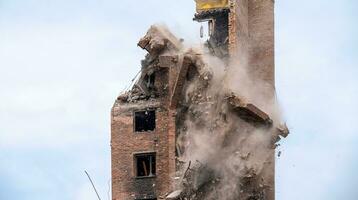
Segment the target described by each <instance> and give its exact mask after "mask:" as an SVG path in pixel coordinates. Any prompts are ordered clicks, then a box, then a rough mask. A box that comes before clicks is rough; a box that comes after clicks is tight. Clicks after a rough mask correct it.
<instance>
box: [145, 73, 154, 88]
mask: <svg viewBox="0 0 358 200" xmlns="http://www.w3.org/2000/svg"><path fill="white" fill-rule="evenodd" d="M144 83H145V85H146V86H147V88H148V89H149V90H153V89H154V88H155V86H154V83H155V73H152V74H150V75H148V74H147V75H145V77H144Z"/></svg>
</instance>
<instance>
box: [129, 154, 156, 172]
mask: <svg viewBox="0 0 358 200" xmlns="http://www.w3.org/2000/svg"><path fill="white" fill-rule="evenodd" d="M134 163H135V169H136V170H135V174H136V176H137V177H153V176H155V170H156V166H155V165H156V159H155V153H145V154H135V155H134Z"/></svg>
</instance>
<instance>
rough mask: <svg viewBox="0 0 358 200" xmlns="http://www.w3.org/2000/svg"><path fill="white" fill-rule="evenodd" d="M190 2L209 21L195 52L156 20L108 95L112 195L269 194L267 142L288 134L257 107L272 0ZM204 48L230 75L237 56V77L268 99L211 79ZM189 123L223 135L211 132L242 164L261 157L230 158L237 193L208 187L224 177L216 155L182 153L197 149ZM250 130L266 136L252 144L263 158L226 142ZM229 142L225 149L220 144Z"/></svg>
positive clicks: (271, 89)
mask: <svg viewBox="0 0 358 200" xmlns="http://www.w3.org/2000/svg"><path fill="white" fill-rule="evenodd" d="M196 4H197V13H196V14H195V16H194V20H195V21H198V22H200V23H207V24H208V35H209V37H208V41H207V42H206V44H205V47H204V48H205V50H204V51H197V50H195V49H194V48H185V47H184V45H183V43H182V41H181V40H179V39H178V38H176V37H175V36H174V35H173V34H171V33H170V32H169V31H168V30H167V29H166V28H165V27H161V26H152V27H151V28H150V29H149V31H148V32H147V34H146V35H145V36H144V37H143V38H142V39H140V41H139V43H138V46H139V47H141V48H142V49H144V50H146V51H147V52H148V54H147V55H146V57H145V59H144V60H143V61H142V70H141V73H140V75H139V77H138V78H137V79H136V81H135V83H134V84H133V86H132V88H131V89H130V90H129V91H126V92H125V93H123V94H121V95H120V96H119V97H118V98H117V99H116V101H115V103H114V106H113V108H112V113H111V150H112V199H113V200H132V199H137V200H142V199H148V200H153V199H267V200H273V199H274V192H275V190H274V185H275V184H274V175H275V157H274V156H275V144H276V142H277V141H278V140H279V139H280V138H281V137H286V136H287V134H288V130H287V128H286V126H285V125H280V124H281V122H276V121H277V119H276V118H275V117H273V114H272V113H271V112H270V111H268V107H270V106H266V105H270V104H271V103H267V102H271V101H273V100H275V86H274V84H275V83H274V1H273V0H196ZM205 54H209V55H210V56H211V57H214V58H218V59H219V60H220V63H221V65H223V66H222V68H223V69H225V72H226V73H227V74H231V76H232V75H235V74H234V73H232V72H236V70H232V69H235V67H238V66H239V65H240V64H238V63H242V62H245V63H246V65H247V66H248V67H247V74H245V76H248V77H250V80H252V81H253V82H254V83H255V85H260V84H263V85H264V87H261V88H264V89H261V90H259V92H258V93H259V96H260V99H267V102H265V103H264V104H260V103H256V102H255V101H254V100H252V101H251V100H250V98H245V97H246V96H245V94H244V93H240V92H234V91H233V90H230V89H227V90H226V89H225V90H224V89H220V87H219V89H217V87H214V86H213V85H215V83H214V82H215V80H214V79H215V72H213V71H212V70H208V67H207V66H208V65H210V63H209V61H208V60H207V59H206V56H205ZM243 60H245V61H243ZM237 82H238V84H240V80H237ZM217 85H220V84H217ZM242 85H243V84H242ZM213 88H214V89H213ZM248 90H250V88H249V89H248ZM239 93H240V94H239ZM272 99H273V100H272ZM265 101H266V100H265ZM208 116H210V118H208ZM228 118H230V119H228ZM193 127H194V128H193ZM194 129H195V131H196V132H210V133H209V134H213V133H215V134H219V135H220V134H221V135H223V136H222V137H218V138H217V139H215V140H218V141H220V144H219V146H222V147H221V148H220V151H222V152H225V154H223V155H225V157H229V156H231V154H235V153H236V154H238V157H239V159H240V160H239V163H240V162H246V161H247V160H250V159H252V160H254V161H255V162H254V161H252V160H251V161H250V164H252V163H254V164H255V165H257V163H262V167H260V168H255V167H256V166H255V167H251V168H250V167H249V165H248V166H243V167H241V165H239V164H238V165H237V166H236V164H235V165H234V166H235V170H237V171H240V173H239V174H240V176H238V178H239V179H240V181H238V183H237V185H238V186H235V188H234V189H235V190H239V191H238V192H237V194H236V193H235V194H233V195H232V196H225V197H223V196H220V195H223V194H220V192H216V193H215V194H212V193H213V192H212V191H215V188H221V189H222V188H223V186H222V183H225V180H226V179H227V177H226V178H225V177H224V176H226V174H230V173H226V172H218V170H216V167H217V164H213V163H217V162H218V161H215V162H214V161H213V160H211V159H204V161H202V160H199V159H196V157H195V156H191V155H189V154H193V155H194V154H196V153H197V152H198V151H196V150H195V147H193V146H195V145H193V143H194V142H190V138H191V137H192V136H190V135H189V136H188V134H190V133H188V132H191V131H193V130H194ZM256 130H260V131H261V130H263V132H267V135H269V136H268V138H269V139H268V141H269V142H268V143H267V144H266V143H260V144H264V145H265V148H263V149H264V150H263V151H265V152H264V154H265V155H264V156H263V157H264V159H261V157H260V156H257V157H256V158H255V156H256V155H255V151H256V150H253V151H252V152H250V151H249V150H246V149H245V148H241V147H238V146H240V145H237V144H238V143H235V144H231V143H233V142H232V141H236V140H239V141H240V143H239V144H243V145H242V146H245V147H246V146H247V145H245V142H246V143H248V141H250V140H249V139H247V138H246V136H245V137H243V136H240V137H238V136H237V135H239V134H240V135H244V134H246V133H247V134H251V133H252V132H254V131H256ZM240 131H241V132H245V133H240ZM192 134H194V133H192ZM199 135H200V133H199ZM205 138H206V137H205V135H204V136H203V138H202V139H200V140H202V141H204V140H205ZM213 138H215V137H213ZM242 138H244V139H242ZM221 139H222V140H221ZM204 142H205V141H204ZM208 143H210V142H208ZM213 144H214V143H213ZM215 144H217V143H215ZM190 145H191V146H190ZM230 145H231V146H233V148H231V147H230V148H227V147H228V146H230ZM236 147H237V148H236ZM266 147H267V148H266ZM193 149H194V150H193ZM213 149H215V148H213ZM258 154H260V153H258ZM212 155H215V154H210V156H212ZM204 157H205V156H204ZM219 157H220V155H219ZM249 157H253V158H249ZM220 159H221V158H220ZM222 159H223V160H226V158H222ZM230 159H232V158H230ZM227 160H229V158H227ZM234 160H235V158H234ZM256 160H260V162H256ZM261 160H262V161H261ZM225 162H226V161H225ZM230 166H231V163H230ZM223 168H225V167H223ZM261 168H262V169H261ZM258 169H260V170H258ZM258 171H259V172H258ZM229 176H231V175H229ZM202 177H204V178H202ZM233 177H235V176H234V175H233ZM230 181H231V180H230ZM234 181H235V180H234ZM227 183H229V182H227ZM227 183H226V184H227ZM230 183H231V182H230ZM220 184H221V185H220ZM218 190H219V189H218ZM209 191H210V192H209ZM222 191H225V190H222ZM226 191H227V190H226ZM209 193H210V195H208V194H209Z"/></svg>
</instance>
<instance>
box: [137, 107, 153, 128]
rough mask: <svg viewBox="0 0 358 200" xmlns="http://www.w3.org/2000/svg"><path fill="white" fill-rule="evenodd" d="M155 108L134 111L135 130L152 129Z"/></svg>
mask: <svg viewBox="0 0 358 200" xmlns="http://www.w3.org/2000/svg"><path fill="white" fill-rule="evenodd" d="M154 129H155V110H146V111H139V112H135V113H134V130H135V132H145V131H154Z"/></svg>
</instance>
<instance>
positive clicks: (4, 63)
mask: <svg viewBox="0 0 358 200" xmlns="http://www.w3.org/2000/svg"><path fill="white" fill-rule="evenodd" d="M357 10H358V3H357V1H355V0H314V1H312V0H289V1H288V0H277V1H276V86H277V93H278V98H279V100H280V103H281V106H282V108H283V110H284V113H285V116H286V119H287V123H288V125H289V127H290V129H291V135H290V136H289V138H287V139H286V140H284V141H283V142H282V146H281V147H280V149H279V150H281V151H282V155H281V157H280V158H278V159H277V169H276V196H277V199H278V200H337V199H345V200H356V199H357V198H358V190H357V186H358V173H357V169H358V117H357V115H358V100H357V99H358V66H357V63H358V59H357V58H358V37H357V36H358V23H357V20H358V14H357ZM193 13H194V1H193V0H180V1H178V0H143V1H133V0H120V1H118V0H102V1H100V0H86V1H85V0H83V1H81V0H0V199H4V200H7V199H11V200H57V199H58V200H94V199H96V196H95V194H94V192H93V190H92V188H91V186H90V184H89V182H88V180H87V177H86V176H85V174H84V170H87V171H88V172H89V173H90V174H91V175H92V178H93V179H94V181H95V184H96V185H97V187H98V190H99V192H100V195H101V196H102V199H107V198H108V193H109V192H108V191H109V185H108V184H109V180H110V146H109V142H110V137H109V135H110V109H111V106H112V104H113V102H114V100H115V98H116V96H117V95H118V94H119V93H120V92H121V91H122V90H123V89H124V88H125V87H126V86H127V85H128V84H129V83H130V80H131V79H132V78H133V77H134V76H135V74H136V73H137V72H138V71H139V69H140V59H142V58H143V56H144V54H145V52H144V51H143V50H141V49H139V48H138V47H137V46H136V44H137V41H138V39H139V38H140V37H141V36H143V35H144V34H145V32H146V30H147V29H148V28H149V26H150V25H151V24H153V23H164V24H167V25H168V26H169V28H170V29H171V30H172V31H173V32H174V33H175V34H177V35H178V36H180V37H182V38H184V39H185V40H186V41H187V42H188V43H196V42H198V35H199V26H198V25H197V24H196V23H195V22H193V21H192V18H193Z"/></svg>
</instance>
